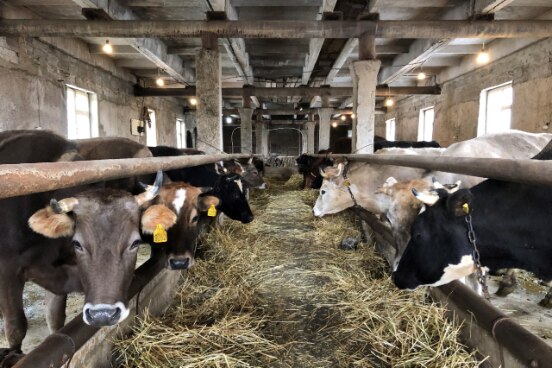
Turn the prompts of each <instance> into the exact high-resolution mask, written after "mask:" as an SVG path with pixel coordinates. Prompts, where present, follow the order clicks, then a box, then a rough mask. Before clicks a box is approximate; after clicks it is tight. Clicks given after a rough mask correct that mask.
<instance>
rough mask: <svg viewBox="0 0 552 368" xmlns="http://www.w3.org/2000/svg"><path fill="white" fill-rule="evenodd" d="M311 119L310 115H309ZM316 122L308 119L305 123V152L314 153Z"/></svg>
mask: <svg viewBox="0 0 552 368" xmlns="http://www.w3.org/2000/svg"><path fill="white" fill-rule="evenodd" d="M309 119H311V117H309ZM315 126H316V122H315V121H314V120H309V121H307V122H306V123H305V127H306V128H307V153H314V127H315Z"/></svg>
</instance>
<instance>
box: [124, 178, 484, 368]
mask: <svg viewBox="0 0 552 368" xmlns="http://www.w3.org/2000/svg"><path fill="white" fill-rule="evenodd" d="M297 186H298V177H297V176H294V177H292V179H291V180H290V181H288V182H287V183H272V185H271V186H270V189H269V190H268V191H264V192H255V193H253V194H252V201H251V202H252V204H253V206H254V213H255V216H256V218H255V220H254V221H253V223H251V224H248V225H242V224H239V223H236V222H231V221H227V222H226V224H225V226H224V227H223V228H221V229H216V230H214V231H212V232H211V233H210V234H208V235H207V236H206V238H205V240H204V245H203V247H202V253H203V255H202V257H201V259H198V260H197V262H196V263H195V265H194V267H193V269H192V270H191V271H190V272H189V274H188V279H187V281H186V283H185V284H184V285H183V287H182V288H181V290H179V292H178V296H177V299H176V300H175V305H174V306H173V307H172V308H171V309H170V310H169V311H168V312H167V313H166V315H165V316H163V317H162V318H159V319H156V318H152V317H145V318H144V319H142V320H140V321H138V323H137V324H136V326H135V328H134V333H133V334H132V335H131V336H129V337H126V338H124V339H122V340H119V341H117V342H116V344H117V349H116V351H115V352H114V364H115V365H116V366H119V367H144V368H145V367H175V368H176V367H190V368H193V367H475V366H478V364H479V363H480V361H478V359H476V358H475V356H474V353H473V352H470V351H468V350H467V349H466V348H465V347H464V346H463V345H462V344H461V343H459V342H458V341H457V336H458V326H454V325H451V324H450V323H449V322H448V321H447V320H446V319H445V317H444V316H445V313H444V310H443V309H441V308H440V307H438V306H437V305H435V304H432V303H430V302H429V301H428V300H427V298H426V296H425V294H424V291H419V292H415V293H409V292H402V291H399V290H397V289H396V288H395V287H394V286H393V285H392V284H391V282H390V277H389V274H388V267H387V264H386V262H385V261H384V260H383V259H382V258H380V257H379V256H378V255H376V254H375V253H374V250H373V247H372V246H371V245H370V244H367V243H365V242H360V243H359V245H358V248H357V250H354V251H344V250H341V249H340V247H339V245H340V242H341V240H342V239H343V238H345V237H351V238H355V239H357V240H360V237H361V235H360V232H359V226H358V224H357V223H355V221H354V220H352V219H353V217H352V214H351V213H344V214H341V215H337V216H331V217H328V218H323V219H316V218H314V217H313V216H312V203H313V201H314V199H315V197H316V195H317V193H316V192H314V191H298V190H296V189H297Z"/></svg>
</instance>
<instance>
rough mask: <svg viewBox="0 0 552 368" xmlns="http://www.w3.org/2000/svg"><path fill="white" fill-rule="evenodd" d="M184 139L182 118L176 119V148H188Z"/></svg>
mask: <svg viewBox="0 0 552 368" xmlns="http://www.w3.org/2000/svg"><path fill="white" fill-rule="evenodd" d="M186 139H187V135H186V122H185V121H184V119H182V118H176V147H177V148H188V147H187V143H186Z"/></svg>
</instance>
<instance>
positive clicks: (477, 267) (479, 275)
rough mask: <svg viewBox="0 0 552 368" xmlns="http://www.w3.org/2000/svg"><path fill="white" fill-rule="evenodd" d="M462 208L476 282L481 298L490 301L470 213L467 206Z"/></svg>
mask: <svg viewBox="0 0 552 368" xmlns="http://www.w3.org/2000/svg"><path fill="white" fill-rule="evenodd" d="M464 206H465V207H463V209H464V211H465V212H466V213H467V215H466V217H465V218H464V219H465V221H466V227H467V228H468V241H469V242H470V244H471V245H472V247H473V253H472V257H473V260H474V262H475V272H476V273H477V281H478V282H479V284H480V285H481V289H482V291H483V297H485V299H487V301H489V300H491V296H490V295H489V288H488V287H487V275H486V274H485V272H483V267H482V266H481V256H480V254H479V249H478V248H477V239H476V238H475V231H474V230H473V224H472V217H471V213H470V212H469V206H468V205H467V204H464Z"/></svg>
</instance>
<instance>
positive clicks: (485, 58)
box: [475, 42, 490, 64]
mask: <svg viewBox="0 0 552 368" xmlns="http://www.w3.org/2000/svg"><path fill="white" fill-rule="evenodd" d="M489 59H490V58H489V53H488V52H487V51H485V42H483V46H481V51H479V53H478V54H477V58H476V59H475V61H477V64H487V63H488V62H489Z"/></svg>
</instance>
